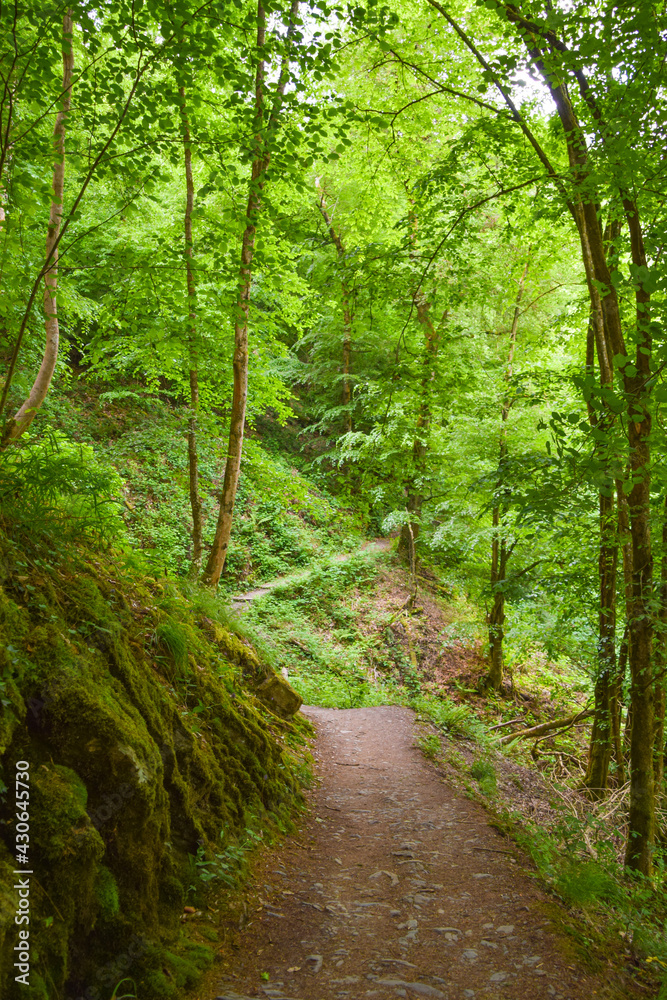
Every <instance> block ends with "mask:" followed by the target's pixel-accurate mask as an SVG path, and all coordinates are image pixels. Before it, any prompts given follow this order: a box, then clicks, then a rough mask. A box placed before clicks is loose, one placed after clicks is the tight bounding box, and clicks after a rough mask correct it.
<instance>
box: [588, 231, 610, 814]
mask: <svg viewBox="0 0 667 1000" xmlns="http://www.w3.org/2000/svg"><path fill="white" fill-rule="evenodd" d="M585 247H586V253H587V255H588V259H589V261H590V247H589V245H588V242H587V241H586V244H585ZM589 295H590V299H591V312H590V321H589V330H590V332H591V333H592V338H593V341H594V344H595V353H596V355H597V359H598V369H599V375H600V385H601V386H612V385H613V382H614V373H613V368H612V365H611V362H610V359H609V350H608V344H607V338H606V336H605V329H604V319H603V311H602V300H601V298H600V293H599V291H598V288H597V286H596V285H595V284H594V282H592V281H589ZM588 340H590V334H589V338H588ZM587 343H588V341H587ZM587 353H588V346H587ZM589 419H590V422H591V424H592V425H593V426H595V427H597V428H598V429H599V430H600V431H605V430H606V429H607V428H608V426H609V413H608V412H606V411H603V412H602V414H601V415H600V416H598V413H597V411H596V410H594V409H593V408H592V407H591V408H590V410H589ZM596 450H597V452H598V455H599V457H600V458H601V459H602V460H603V461H604V462H605V465H607V466H608V465H609V455H608V454H607V453H606V451H607V448H606V445H605V443H604V442H602V443H599V444H598V445H597V448H596ZM598 506H599V521H598V523H599V539H600V540H599V551H598V581H599V595H600V605H599V612H598V666H597V678H596V682H595V716H594V719H593V729H592V732H591V739H590V744H589V749H588V767H587V770H586V776H585V778H584V782H583V784H584V786H585V787H587V788H588V789H589V793H590V795H591V797H592V798H595V799H599V798H602V797H603V796H604V795H605V793H606V790H607V785H608V779H609V764H610V762H611V754H612V743H613V738H614V721H613V715H614V712H615V707H614V705H613V701H614V695H615V685H616V568H617V563H618V540H617V535H616V528H617V514H616V510H615V504H614V480H613V478H612V477H611V475H610V474H607V476H606V481H605V483H604V484H603V486H602V487H601V489H600V492H599V494H598Z"/></svg>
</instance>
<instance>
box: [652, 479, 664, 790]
mask: <svg viewBox="0 0 667 1000" xmlns="http://www.w3.org/2000/svg"><path fill="white" fill-rule="evenodd" d="M658 596H659V604H658V620H659V623H660V626H659V629H658V630H657V631H656V637H655V689H654V698H655V737H654V744H655V745H654V751H653V754H654V757H653V759H654V777H655V792H656V797H657V799H658V801H661V800H662V798H663V797H664V788H663V779H664V767H665V672H666V671H667V496H666V497H665V500H664V507H663V515H662V559H661V561H660V588H659V595H658Z"/></svg>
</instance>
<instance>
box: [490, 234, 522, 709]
mask: <svg viewBox="0 0 667 1000" xmlns="http://www.w3.org/2000/svg"><path fill="white" fill-rule="evenodd" d="M530 252H531V251H530V247H529V248H528V259H527V260H526V263H525V266H524V269H523V273H522V275H521V278H520V279H519V287H518V289H517V293H516V299H515V302H514V315H513V317H512V326H511V328H510V349H509V354H508V357H507V368H506V369H505V376H504V381H505V394H504V397H503V404H502V409H501V411H500V445H499V449H498V480H497V482H496V500H497V502H496V503H495V504H494V507H493V515H492V516H493V541H492V543H491V591H492V593H493V607H492V609H491V613H490V615H489V672H488V674H487V675H486V678H485V681H484V685H485V686H486V687H491V688H493V689H494V690H495V691H499V690H500V689H501V687H502V685H503V640H504V638H505V631H504V625H505V589H504V588H505V580H506V578H507V563H508V561H509V557H510V555H511V554H512V551H511V549H510V548H508V545H507V538H506V536H505V535H504V526H503V515H504V514H505V513H506V502H505V500H504V498H503V497H502V493H503V489H504V482H503V480H504V476H505V462H506V459H507V419H508V417H509V415H510V410H511V408H512V399H511V397H510V390H509V387H510V382H511V379H512V372H513V369H514V352H515V350H516V337H517V333H518V330H519V319H520V317H521V300H522V298H523V293H524V289H525V287H526V278H527V276H528V268H529V266H530Z"/></svg>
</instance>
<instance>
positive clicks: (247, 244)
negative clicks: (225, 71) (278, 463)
mask: <svg viewBox="0 0 667 1000" xmlns="http://www.w3.org/2000/svg"><path fill="white" fill-rule="evenodd" d="M298 12H299V0H292V5H291V8H290V26H289V29H288V32H287V43H288V44H289V41H290V39H291V37H292V35H293V34H294V24H295V21H296V17H297V15H298ZM265 41H266V14H265V11H264V8H263V6H262V0H259V2H258V4H257V53H258V57H257V71H256V76H255V140H254V157H253V163H252V170H251V175H250V184H249V192H248V203H247V207H246V215H245V219H246V224H245V229H244V232H243V238H242V242H241V266H240V269H239V281H238V286H237V299H236V315H235V321H234V360H233V364H232V368H233V374H234V388H233V392H232V406H231V413H230V419H229V443H228V446H227V461H226V464H225V476H224V480H223V485H222V492H221V494H220V510H219V513H218V523H217V526H216V530H215V537H214V539H213V545H212V546H211V551H210V553H209V557H208V561H207V563H206V567H205V568H204V572H203V573H202V577H201V581H202V583H203V584H205V585H206V586H209V587H216V586H217V584H218V581H219V579H220V574H221V573H222V570H223V567H224V565H225V559H226V557H227V549H228V548H229V539H230V536H231V531H232V517H233V513H234V501H235V499H236V490H237V487H238V482H239V473H240V470H241V454H242V451H243V431H244V426H245V411H246V402H247V398H248V314H249V308H250V289H251V285H252V263H253V257H254V253H255V234H256V232H257V222H258V219H259V215H260V212H261V208H262V190H263V187H264V175H265V174H266V170H267V168H268V166H269V162H270V149H269V140H270V136H271V134H272V133H273V132H274V131H275V130H276V128H277V126H278V116H279V114H280V110H281V107H282V102H283V97H284V94H285V87H286V85H287V80H288V78H289V52H288V51H286V52H285V54H284V56H283V59H282V63H281V68H280V75H279V78H278V84H277V87H276V89H275V92H274V96H273V103H272V108H271V114H270V115H269V117H268V121H267V120H266V113H265V106H264V97H265V95H264V76H265V63H264V59H263V58H262V51H263V48H264V44H265Z"/></svg>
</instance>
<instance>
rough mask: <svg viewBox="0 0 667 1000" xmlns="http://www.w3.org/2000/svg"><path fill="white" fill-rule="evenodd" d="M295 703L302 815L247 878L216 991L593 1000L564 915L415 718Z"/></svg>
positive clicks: (274, 997)
mask: <svg viewBox="0 0 667 1000" xmlns="http://www.w3.org/2000/svg"><path fill="white" fill-rule="evenodd" d="M304 712H305V713H306V714H307V715H308V717H309V718H310V719H311V720H312V721H313V722H314V724H315V726H316V728H317V731H318V739H317V744H316V749H315V756H316V760H317V763H318V773H319V777H320V784H319V787H318V788H317V789H316V790H315V791H314V792H313V794H312V814H311V817H310V820H309V821H308V822H307V824H306V826H305V829H304V830H302V831H301V833H300V835H299V838H298V839H291V840H289V841H288V842H287V843H286V844H285V846H284V847H283V848H282V849H281V850H280V851H278V852H274V853H272V854H271V855H269V856H268V858H267V860H266V863H265V866H264V870H263V871H261V872H260V873H259V875H258V878H259V881H260V883H261V888H260V896H261V899H260V900H259V903H258V908H257V912H256V913H255V914H254V915H253V918H252V919H251V921H250V922H249V923H248V925H247V926H246V928H245V930H244V931H243V932H242V933H241V935H240V937H239V939H238V940H237V942H236V944H237V951H236V954H235V955H234V956H233V957H232V956H227V957H226V958H223V966H222V972H221V974H220V975H219V976H218V978H217V993H216V994H215V995H216V996H217V997H218V998H219V1000H239V998H243V1000H244V998H247V997H253V998H255V997H261V998H268V1000H286V998H294V1000H333V998H340V1000H343V998H349V1000H362V998H364V1000H365V998H366V997H373V998H377V1000H388V998H394V997H408V998H415V997H417V998H418V997H431V998H440V1000H473V998H477V1000H496V998H497V1000H501V998H503V1000H519V998H520V1000H538V998H539V1000H542V998H545V1000H548V998H554V1000H584V998H587V1000H590V998H591V996H592V995H594V994H596V993H597V994H598V995H601V994H602V993H603V988H602V985H601V984H600V983H599V982H598V981H596V980H595V979H593V978H591V977H590V976H588V975H586V974H585V973H584V972H583V971H582V970H581V968H579V966H578V965H577V963H576V960H574V959H573V958H572V955H571V953H570V954H569V955H568V944H567V939H566V938H565V936H564V935H563V933H562V932H561V933H559V931H558V928H557V926H555V922H556V923H557V921H558V914H559V912H560V911H559V910H558V908H557V907H556V906H555V904H554V903H553V902H552V901H549V900H548V897H547V896H546V895H545V894H544V893H542V892H541V891H540V890H539V889H538V888H537V887H536V885H535V883H534V880H532V879H531V878H530V877H529V875H527V874H525V873H524V872H523V871H522V869H521V857H520V855H519V853H518V852H517V851H516V849H514V848H513V847H512V845H511V844H508V842H507V841H506V840H504V839H503V838H502V837H501V836H500V835H499V834H498V833H497V832H496V831H495V830H493V829H492V828H491V827H489V825H488V817H487V815H486V814H485V813H484V811H483V810H482V809H481V807H479V806H477V805H476V804H474V803H473V802H471V801H470V800H468V799H466V798H463V797H461V796H460V795H459V794H457V793H456V792H455V791H454V790H453V789H452V788H451V787H450V786H449V785H447V784H446V783H444V782H443V780H442V779H441V777H440V776H439V774H438V771H437V769H436V768H435V767H434V766H433V765H431V764H429V763H428V762H427V761H425V760H424V758H423V756H422V754H421V752H420V751H419V750H418V749H417V748H416V747H415V745H414V728H415V722H414V716H413V714H412V712H410V711H409V710H408V709H403V708H399V707H394V706H387V707H380V708H360V709H346V710H335V709H322V708H306V709H304ZM515 859H516V860H515ZM262 973H265V974H266V973H268V976H269V978H268V980H267V979H266V978H265V979H262V977H261V974H262ZM213 995H214V994H210V995H207V997H206V1000H212V997H213Z"/></svg>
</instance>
